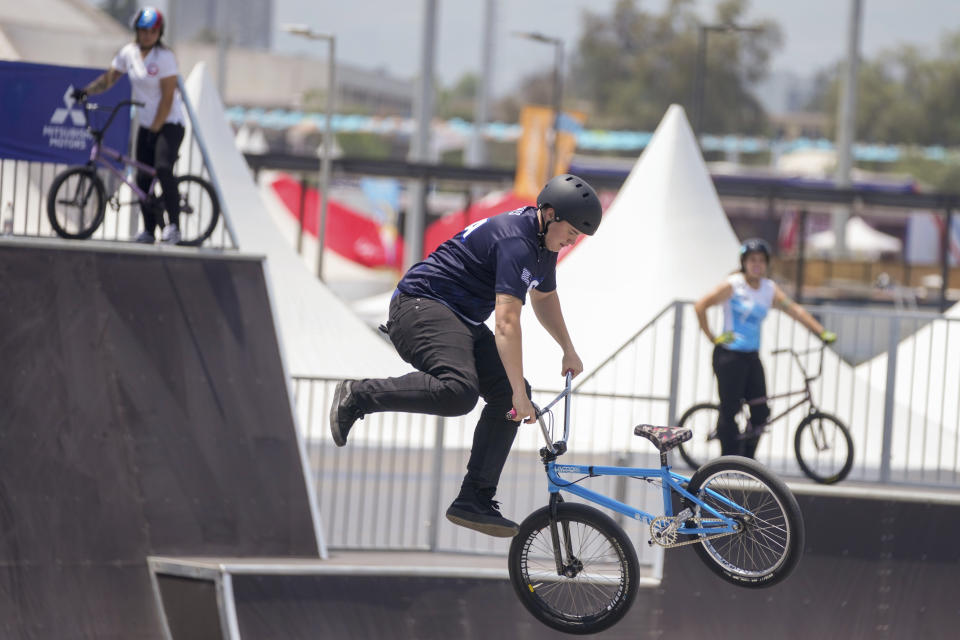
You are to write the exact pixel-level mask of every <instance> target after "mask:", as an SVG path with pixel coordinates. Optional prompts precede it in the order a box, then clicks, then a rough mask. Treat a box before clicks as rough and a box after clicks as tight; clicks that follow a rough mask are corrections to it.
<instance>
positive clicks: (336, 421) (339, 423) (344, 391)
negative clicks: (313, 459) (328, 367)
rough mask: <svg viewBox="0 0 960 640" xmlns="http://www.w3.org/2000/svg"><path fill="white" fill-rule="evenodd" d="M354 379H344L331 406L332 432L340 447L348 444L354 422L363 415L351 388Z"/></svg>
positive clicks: (335, 391) (334, 394)
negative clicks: (354, 399)
mask: <svg viewBox="0 0 960 640" xmlns="http://www.w3.org/2000/svg"><path fill="white" fill-rule="evenodd" d="M352 386H353V380H343V381H341V382H339V383H338V384H337V388H336V389H335V390H334V392H333V404H332V405H331V406H330V434H331V435H332V436H333V441H334V442H335V443H336V445H337V446H338V447H342V446H343V445H345V444H347V434H348V433H350V429H351V428H352V427H353V423H354V422H356V421H357V420H359V419H360V418H362V417H363V412H362V411H360V409H359V408H358V407H357V406H356V404H355V403H354V401H353V394H351V393H350V388H351V387H352Z"/></svg>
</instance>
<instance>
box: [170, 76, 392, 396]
mask: <svg viewBox="0 0 960 640" xmlns="http://www.w3.org/2000/svg"><path fill="white" fill-rule="evenodd" d="M186 89H187V95H188V97H189V98H190V101H191V102H192V104H193V106H194V109H195V110H196V112H197V118H198V120H199V123H198V124H199V128H200V129H201V131H202V133H203V140H204V142H205V143H206V145H207V148H208V150H209V152H210V157H211V161H212V162H213V167H211V170H212V172H213V174H214V175H215V176H216V178H217V180H218V182H219V184H220V187H221V190H222V193H223V198H224V200H225V203H224V204H225V208H226V211H227V213H228V215H229V216H230V220H231V222H232V223H233V228H234V230H235V231H236V234H237V242H238V243H239V245H240V249H242V250H243V251H246V252H251V253H260V254H263V255H266V256H267V274H268V277H269V278H270V285H271V290H272V294H273V299H274V305H275V308H276V311H277V315H278V316H279V317H278V324H279V327H278V330H279V333H280V336H281V338H282V340H281V345H282V347H283V351H284V356H285V359H286V363H287V367H288V370H289V371H290V372H291V373H292V374H305V375H315V376H329V377H335V378H341V377H369V376H381V375H399V374H402V373H406V372H407V371H408V370H409V369H408V367H407V365H406V364H405V363H404V362H403V361H402V360H401V359H400V357H399V356H397V355H396V352H395V351H394V349H393V348H392V347H391V346H390V345H389V344H387V343H386V342H385V341H383V340H382V339H380V338H379V337H378V336H377V335H375V334H374V333H373V331H371V330H370V329H369V328H368V327H366V326H364V324H363V323H362V322H361V321H360V320H359V319H358V318H357V317H356V316H355V315H354V314H353V313H352V312H351V311H350V310H349V308H347V306H346V305H345V304H344V303H343V302H341V301H340V299H339V298H337V296H335V295H334V294H333V293H332V292H331V291H330V290H329V289H327V288H326V287H325V286H324V285H323V283H321V282H320V281H318V280H317V279H316V277H314V275H313V274H312V273H311V272H310V271H309V270H308V269H307V267H306V265H305V264H304V263H303V261H302V260H301V259H300V256H298V255H297V254H296V252H295V251H294V249H293V248H292V247H291V246H290V243H289V242H287V241H286V240H285V239H284V237H283V235H282V234H281V233H280V231H279V230H278V229H277V227H276V225H275V224H274V223H273V221H272V220H271V218H270V214H269V213H268V212H267V207H266V206H265V204H264V201H263V199H262V198H261V196H260V191H259V189H258V188H257V185H256V184H255V183H254V181H253V177H252V175H251V174H250V168H249V167H248V166H247V164H246V161H245V160H244V158H243V156H242V155H241V153H240V152H239V151H238V150H237V147H236V144H235V141H234V135H233V132H232V131H231V129H230V126H229V125H228V123H227V119H226V117H225V115H224V112H223V104H222V103H221V102H220V97H219V95H218V94H217V90H216V87H215V86H214V84H213V82H212V80H211V77H210V75H209V74H208V73H207V72H206V69H205V67H204V65H203V64H198V65H197V66H196V68H194V70H193V72H192V73H191V74H190V77H189V78H188V79H187V82H186Z"/></svg>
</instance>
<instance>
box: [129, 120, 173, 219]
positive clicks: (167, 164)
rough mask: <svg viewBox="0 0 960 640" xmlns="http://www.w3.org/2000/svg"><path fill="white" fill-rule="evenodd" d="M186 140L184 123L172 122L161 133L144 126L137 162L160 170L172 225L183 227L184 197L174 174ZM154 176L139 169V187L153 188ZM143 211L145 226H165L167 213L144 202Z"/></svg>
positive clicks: (160, 178) (138, 143)
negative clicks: (182, 197) (164, 213)
mask: <svg viewBox="0 0 960 640" xmlns="http://www.w3.org/2000/svg"><path fill="white" fill-rule="evenodd" d="M182 142H183V126H182V125H179V124H173V123H172V122H168V123H166V124H164V125H163V127H162V128H161V129H160V131H159V132H157V133H154V132H152V131H150V129H148V128H147V127H140V130H139V132H138V133H137V161H139V162H142V163H144V164H146V165H149V166H151V167H153V168H154V169H156V170H157V179H158V180H159V181H160V188H161V190H162V191H163V205H164V208H165V209H166V210H167V218H168V219H169V223H170V224H175V225H177V226H178V227H179V226H180V196H179V194H178V193H177V179H176V177H174V175H173V165H174V164H176V162H177V155H178V154H179V153H180V143H182ZM152 181H153V176H151V175H150V174H148V173H145V172H143V171H138V172H137V186H138V187H140V188H141V189H142V190H143V191H146V190H147V189H149V188H150V183H151V182H152ZM140 212H141V213H142V214H143V228H144V229H146V230H147V232H148V233H151V234H152V233H154V232H155V231H156V229H157V227H158V226H160V227H162V226H163V212H162V211H155V210H153V209H152V208H151V207H148V206H147V207H145V206H143V204H141V205H140Z"/></svg>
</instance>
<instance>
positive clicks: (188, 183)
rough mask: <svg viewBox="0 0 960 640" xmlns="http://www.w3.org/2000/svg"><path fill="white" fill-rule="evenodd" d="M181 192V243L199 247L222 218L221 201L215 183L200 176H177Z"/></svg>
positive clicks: (178, 190) (178, 191) (178, 189)
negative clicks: (214, 188) (215, 189)
mask: <svg viewBox="0 0 960 640" xmlns="http://www.w3.org/2000/svg"><path fill="white" fill-rule="evenodd" d="M177 193H179V194H180V244H182V245H187V246H191V247H197V246H200V245H201V244H203V242H204V240H206V239H207V238H209V237H210V234H212V233H213V230H214V229H215V228H216V227H217V221H218V220H219V219H220V201H219V200H218V199H217V193H216V191H214V190H213V185H211V184H210V183H209V182H207V181H206V180H204V179H203V178H201V177H199V176H193V175H185V176H180V177H179V178H177Z"/></svg>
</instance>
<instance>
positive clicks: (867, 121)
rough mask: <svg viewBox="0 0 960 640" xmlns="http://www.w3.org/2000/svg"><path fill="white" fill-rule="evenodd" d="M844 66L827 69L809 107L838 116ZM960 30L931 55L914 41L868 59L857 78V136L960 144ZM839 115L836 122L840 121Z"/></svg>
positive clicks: (897, 141) (879, 140)
mask: <svg viewBox="0 0 960 640" xmlns="http://www.w3.org/2000/svg"><path fill="white" fill-rule="evenodd" d="M840 71H841V66H840V65H836V66H833V67H830V68H828V69H824V70H822V71H821V72H820V73H819V74H818V76H817V83H816V87H817V88H816V91H815V93H814V97H813V98H812V100H811V103H810V105H809V108H811V109H815V110H819V111H822V112H824V113H827V114H829V115H830V117H831V118H833V119H835V118H836V104H837V100H838V96H839V92H840ZM958 112H960V31H956V32H953V33H948V34H947V35H946V36H945V37H944V38H943V40H942V43H941V47H940V51H939V53H938V54H937V55H936V56H935V57H932V58H926V57H924V56H923V54H922V53H921V52H920V51H919V50H918V49H917V48H916V47H912V46H900V47H897V48H894V49H890V50H886V51H882V52H881V53H880V54H878V55H877V56H876V57H875V58H873V59H872V60H864V61H863V62H862V63H861V65H860V71H859V75H858V78H857V114H856V123H857V125H856V139H857V140H858V141H861V142H876V143H888V144H922V145H957V144H960V122H958V120H957V117H956V114H957V113H958ZM835 124H836V123H835V121H833V122H832V126H835Z"/></svg>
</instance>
